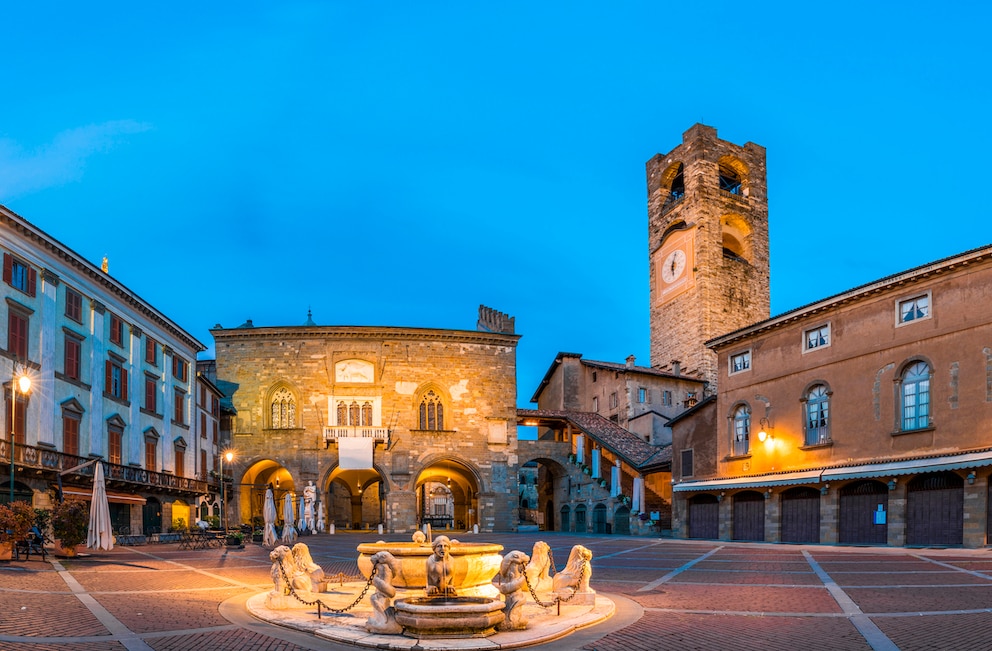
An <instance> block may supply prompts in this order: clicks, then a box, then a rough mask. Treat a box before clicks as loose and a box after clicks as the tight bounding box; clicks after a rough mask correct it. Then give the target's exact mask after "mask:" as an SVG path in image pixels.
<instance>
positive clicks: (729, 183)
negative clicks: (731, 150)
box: [717, 154, 750, 197]
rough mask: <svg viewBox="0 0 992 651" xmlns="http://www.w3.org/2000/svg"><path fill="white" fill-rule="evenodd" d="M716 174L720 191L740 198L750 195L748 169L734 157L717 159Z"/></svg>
mask: <svg viewBox="0 0 992 651" xmlns="http://www.w3.org/2000/svg"><path fill="white" fill-rule="evenodd" d="M717 174H718V175H719V188H720V190H722V191H724V192H727V193H730V194H734V195H739V196H741V197H746V196H748V194H749V193H750V192H749V184H748V174H749V170H748V167H747V165H746V164H744V162H743V161H742V160H741V159H739V158H737V157H736V156H731V155H729V154H727V155H724V156H721V157H720V158H719V159H717Z"/></svg>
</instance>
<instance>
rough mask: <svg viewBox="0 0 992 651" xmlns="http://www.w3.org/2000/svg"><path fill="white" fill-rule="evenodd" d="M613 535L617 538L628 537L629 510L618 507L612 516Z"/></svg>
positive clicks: (624, 507)
mask: <svg viewBox="0 0 992 651" xmlns="http://www.w3.org/2000/svg"><path fill="white" fill-rule="evenodd" d="M613 533H615V534H616V535H618V536H629V535H630V508H629V507H626V506H620V507H618V508H617V510H616V513H614V514H613Z"/></svg>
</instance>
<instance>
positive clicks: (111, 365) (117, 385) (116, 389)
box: [103, 358, 127, 402]
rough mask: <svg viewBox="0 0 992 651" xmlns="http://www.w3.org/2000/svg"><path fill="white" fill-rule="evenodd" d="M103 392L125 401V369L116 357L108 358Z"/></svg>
mask: <svg viewBox="0 0 992 651" xmlns="http://www.w3.org/2000/svg"><path fill="white" fill-rule="evenodd" d="M103 391H104V394H105V395H107V396H110V397H111V398H116V399H118V400H123V401H124V402H127V369H125V368H124V363H123V362H120V361H118V360H117V359H116V358H111V359H108V360H107V362H106V372H105V378H104V387H103Z"/></svg>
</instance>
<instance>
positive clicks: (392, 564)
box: [365, 551, 403, 635]
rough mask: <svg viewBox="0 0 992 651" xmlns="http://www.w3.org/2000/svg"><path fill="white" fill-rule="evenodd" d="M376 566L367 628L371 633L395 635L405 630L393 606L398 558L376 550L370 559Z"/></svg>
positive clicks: (366, 622) (374, 566)
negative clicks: (397, 619)
mask: <svg viewBox="0 0 992 651" xmlns="http://www.w3.org/2000/svg"><path fill="white" fill-rule="evenodd" d="M370 560H371V561H372V567H373V568H375V576H374V577H373V578H372V585H373V586H374V587H375V594H373V595H372V596H371V597H370V598H369V601H371V602H372V616H371V617H369V618H368V619H367V620H366V621H365V628H366V629H368V631H369V632H370V633H385V634H387V635H395V634H398V633H402V632H403V627H402V626H401V625H400V624H399V623H397V621H396V609H395V608H394V607H393V597H395V596H396V588H394V587H393V575H394V574H395V573H396V570H397V568H398V567H399V564H398V562H397V561H396V558H395V557H394V556H393V555H392V554H390V553H389V552H387V551H381V552H376V553H375V554H373V555H372V558H371V559H370Z"/></svg>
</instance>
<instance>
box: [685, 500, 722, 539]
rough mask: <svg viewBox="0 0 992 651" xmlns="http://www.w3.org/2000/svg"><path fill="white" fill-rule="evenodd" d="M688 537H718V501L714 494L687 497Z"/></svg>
mask: <svg viewBox="0 0 992 651" xmlns="http://www.w3.org/2000/svg"><path fill="white" fill-rule="evenodd" d="M689 537H690V538H719V537H720V502H719V500H717V498H716V495H693V496H692V497H690V498H689Z"/></svg>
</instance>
